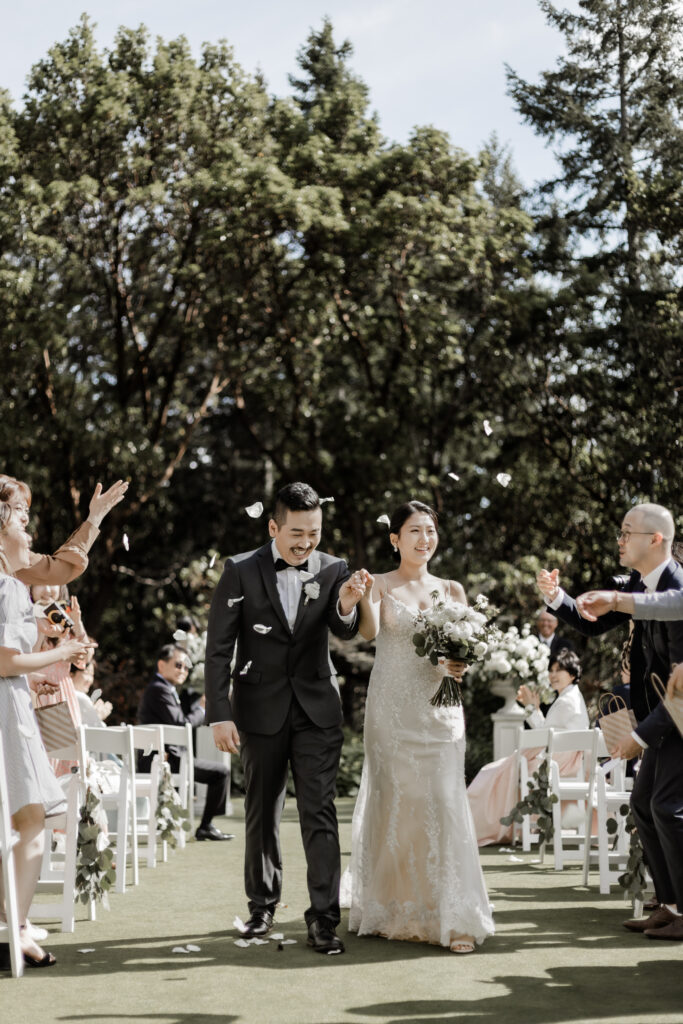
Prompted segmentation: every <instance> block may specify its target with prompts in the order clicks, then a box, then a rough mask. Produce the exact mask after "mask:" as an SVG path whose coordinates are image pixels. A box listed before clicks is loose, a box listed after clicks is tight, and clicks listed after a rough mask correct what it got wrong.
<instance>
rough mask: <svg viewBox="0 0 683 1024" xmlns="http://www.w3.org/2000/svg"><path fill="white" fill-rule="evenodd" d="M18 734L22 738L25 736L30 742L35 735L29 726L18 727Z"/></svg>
mask: <svg viewBox="0 0 683 1024" xmlns="http://www.w3.org/2000/svg"><path fill="white" fill-rule="evenodd" d="M19 732H20V733H21V735H22V736H25V737H26V739H27V740H30V738H31V736H34V735H35V731H34V730H33V729H32V728H31V727H30V726H29V725H20V726H19Z"/></svg>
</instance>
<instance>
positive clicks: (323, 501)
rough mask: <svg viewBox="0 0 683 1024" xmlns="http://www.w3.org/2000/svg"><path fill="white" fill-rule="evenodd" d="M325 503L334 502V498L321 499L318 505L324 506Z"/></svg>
mask: <svg viewBox="0 0 683 1024" xmlns="http://www.w3.org/2000/svg"><path fill="white" fill-rule="evenodd" d="M326 501H334V498H321V499H320V504H321V505H324V504H325V502H326Z"/></svg>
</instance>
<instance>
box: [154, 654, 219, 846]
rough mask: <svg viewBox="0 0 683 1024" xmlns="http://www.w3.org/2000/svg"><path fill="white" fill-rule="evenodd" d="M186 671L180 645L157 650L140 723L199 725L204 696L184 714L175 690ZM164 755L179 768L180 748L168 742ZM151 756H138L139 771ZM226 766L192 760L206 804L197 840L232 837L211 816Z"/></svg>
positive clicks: (182, 681) (217, 809)
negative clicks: (216, 824)
mask: <svg viewBox="0 0 683 1024" xmlns="http://www.w3.org/2000/svg"><path fill="white" fill-rule="evenodd" d="M187 672H188V659H187V655H186V654H185V652H184V651H183V649H182V648H181V647H178V646H176V644H165V645H164V647H162V648H161V651H160V652H159V659H158V661H157V671H156V675H155V676H154V678H153V679H152V681H151V683H148V685H147V687H146V688H145V690H144V692H143V694H142V699H141V700H140V708H139V711H138V721H139V722H140V724H141V725H185V724H186V723H189V724H190V725H192V726H197V725H201V724H202V723H203V721H204V704H205V698H204V697H203V696H202V697H200V698H199V700H198V701H197V702H196V703H195V705H194V706H193V707H192V708H191V710H190V711H189V713H188V714H186V713H185V712H184V711H183V709H182V707H181V704H180V698H179V696H178V689H179V688H180V687H181V686H182V685H183V683H184V682H185V679H186V677H187ZM166 754H167V757H168V762H169V765H170V767H171V771H172V772H174V773H175V772H177V771H178V769H179V767H180V750H179V748H178V747H176V746H174V745H172V744H169V745H168V746H167V747H166ZM151 760H152V759H151V757H144V756H143V757H141V758H140V771H149V768H150V765H151ZM228 776H229V771H228V768H227V767H226V766H225V765H224V764H218V763H215V762H213V761H203V760H197V759H195V762H194V778H195V782H201V783H205V784H206V786H207V793H206V805H205V807H204V813H203V815H202V820H201V822H200V824H199V828H198V829H197V831H196V832H195V838H197V839H214V840H223V839H233V838H234V836H232V835H226V834H225V833H224V832H221V831H220V830H219V829H217V828H216V826H215V825H213V824H212V819H213V818H214V816H215V815H217V814H224V813H225V801H226V798H227V795H228Z"/></svg>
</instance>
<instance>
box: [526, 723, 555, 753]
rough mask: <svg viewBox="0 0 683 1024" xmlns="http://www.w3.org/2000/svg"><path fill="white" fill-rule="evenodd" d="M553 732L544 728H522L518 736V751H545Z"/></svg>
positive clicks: (546, 727)
mask: <svg viewBox="0 0 683 1024" xmlns="http://www.w3.org/2000/svg"><path fill="white" fill-rule="evenodd" d="M552 731H553V730H552V729H550V728H548V726H544V727H543V728H542V729H525V728H524V726H523V725H522V726H520V728H519V732H518V734H517V750H536V749H538V748H541V749H544V748H545V747H547V746H548V741H549V739H550V733H551V732H552Z"/></svg>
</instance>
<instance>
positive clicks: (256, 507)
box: [244, 501, 263, 519]
mask: <svg viewBox="0 0 683 1024" xmlns="http://www.w3.org/2000/svg"><path fill="white" fill-rule="evenodd" d="M244 511H245V512H246V513H247V515H248V516H251V518H252V519H258V517H259V516H262V515H263V505H262V503H261V502H260V501H255V502H254V504H253V505H247V507H246V508H245V510H244Z"/></svg>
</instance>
